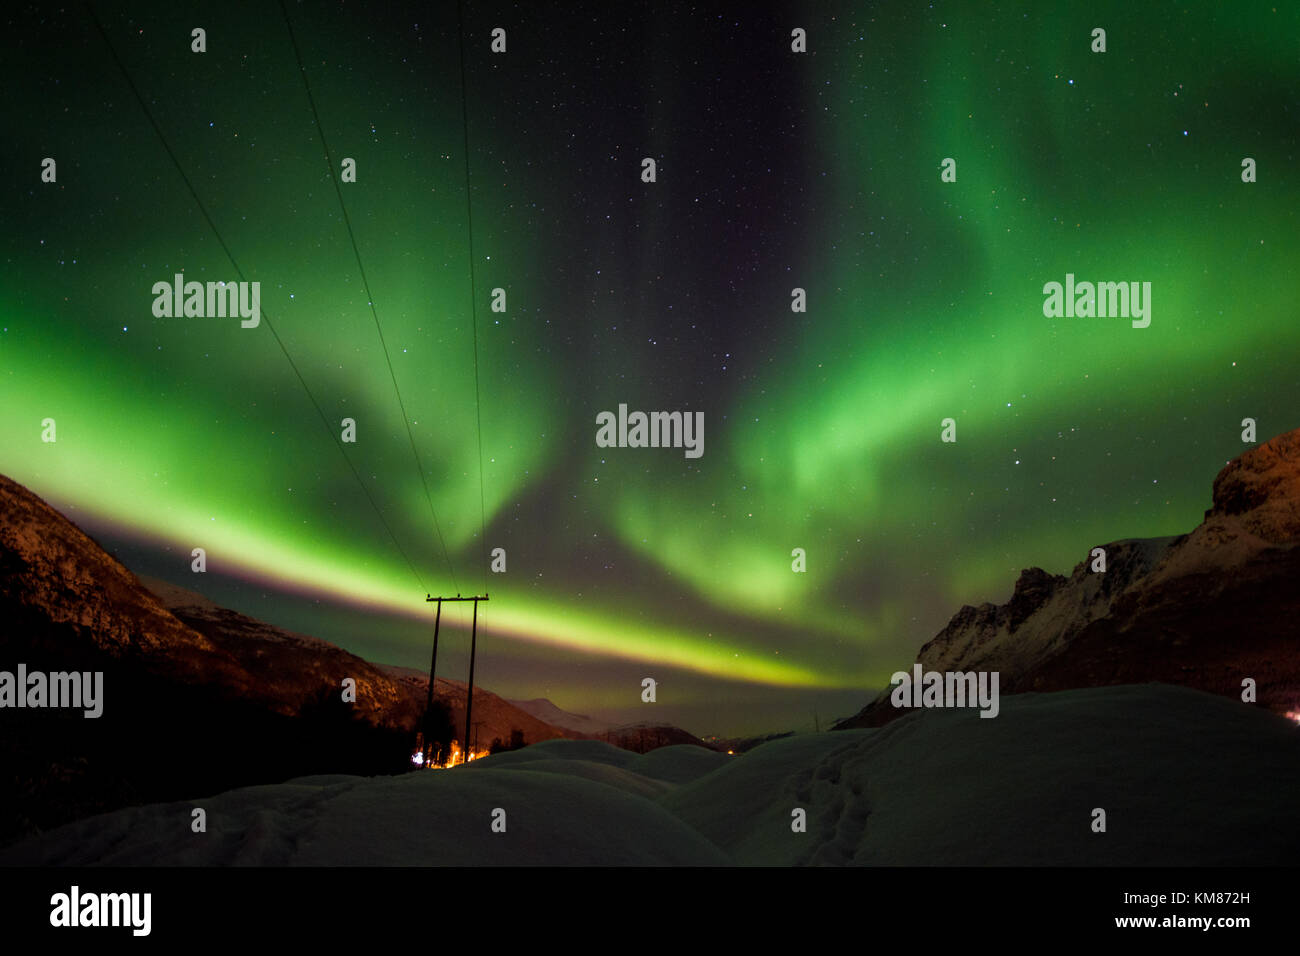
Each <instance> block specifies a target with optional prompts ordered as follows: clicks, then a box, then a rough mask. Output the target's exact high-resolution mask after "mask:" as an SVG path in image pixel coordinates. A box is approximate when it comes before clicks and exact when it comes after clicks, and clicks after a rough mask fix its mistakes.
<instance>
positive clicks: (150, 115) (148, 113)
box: [86, 0, 425, 588]
mask: <svg viewBox="0 0 1300 956" xmlns="http://www.w3.org/2000/svg"><path fill="white" fill-rule="evenodd" d="M86 9H87V10H89V11H90V18H91V20H93V21H94V23H95V27H96V29H98V30H99V35H100V36H101V37H103V39H104V45H105V46H107V47H108V52H109V54H110V55H111V56H112V57H113V62H114V63H116V64H117V68H118V69H119V70H120V71H121V72H122V77H123V78H124V79H125V80H126V83H127V86H129V87H130V88H131V92H132V94H134V96H135V99H136V102H138V103H139V104H140V109H141V110H143V111H144V115H145V117H146V118H147V119H148V120H149V125H150V126H152V127H153V131H154V132H155V133H156V134H157V135H158V141H159V142H160V143H162V147H163V149H164V150H166V152H167V155H168V157H170V159H171V161H172V165H174V166H175V167H176V172H178V173H179V174H180V177H181V179H182V180H183V181H184V183H185V187H186V188H187V189H188V190H189V193H190V195H191V196H192V197H193V198H194V202H195V204H196V205H197V206H198V207H199V212H200V213H201V214H202V215H203V218H204V220H205V221H206V222H207V224H208V227H209V228H210V229H211V230H212V234H213V235H214V236H216V237H217V242H218V243H219V244H220V245H221V249H222V251H223V252H225V254H226V258H227V259H229V260H230V264H231V265H232V266H234V267H235V274H236V275H238V276H239V279H240V281H241V282H243V281H246V280H245V279H244V272H243V270H242V269H240V268H239V263H238V262H236V261H235V257H234V255H233V254H232V253H231V251H230V247H229V246H227V245H226V241H225V239H223V238H222V237H221V231H220V230H219V229H217V225H216V223H214V222H213V221H212V217H211V216H210V215H209V214H208V210H207V207H206V206H204V204H203V200H202V199H200V198H199V194H198V192H197V191H196V190H195V188H194V184H193V183H192V182H190V178H189V176H187V175H185V169H184V167H182V166H181V163H180V160H179V159H177V158H176V154H175V152H173V151H172V148H171V146H170V144H168V142H167V137H166V136H164V135H163V132H162V129H161V128H160V127H159V126H158V122H157V120H155V119H154V116H153V113H152V112H151V111H150V109H149V106H148V104H146V103H145V101H144V97H143V96H141V95H140V91H139V89H137V88H136V85H135V81H133V80H132V79H131V74H130V73H129V72H128V71H127V69H126V66H125V64H123V63H122V60H121V58H119V57H118V55H117V50H116V49H115V48H114V47H113V43H112V41H110V40H109V38H108V33H107V32H106V31H105V30H104V25H103V24H102V23H100V21H99V17H98V16H97V15H96V14H95V8H94V7H93V6H91V4H90V2H89V0H87V3H86ZM262 321H263V322H265V323H266V328H267V330H268V331H269V332H270V333H271V336H272V338H274V339H275V342H276V344H277V345H278V346H280V351H281V352H283V353H284V357H285V359H286V360H287V361H288V362H289V367H290V368H291V369H293V374H294V375H295V376H296V377H297V379H298V383H299V384H300V385H301V386H302V388H303V391H305V392H306V393H307V398H309V399H310V400H311V404H312V407H314V408H315V409H316V414H317V415H319V416H320V420H321V424H322V425H324V426H325V431H326V432H328V433H329V436H330V439H331V440H332V441H333V442H334V445H335V446H336V447H337V448H338V450H339V453H340V454H341V455H342V456H343V460H344V461H346V462H347V464H348V468H349V469H350V470H351V471H352V476H353V477H354V478H356V480H357V484H359V485H360V486H361V490H362V491H363V492H365V495H366V500H367V501H369V502H370V506H371V507H372V508H374V509H375V514H376V515H378V516H379V521H380V523H381V524H383V526H384V530H385V531H387V532H388V536H389V537H390V538H392V540H393V545H394V546H395V547H396V548H397V551H398V553H399V554H401V556H402V558H403V560H405V561H406V565H407V567H409V568H410V569H411V573H412V574H413V575H414V576H415V579H416V581H418V582H419V584H420V587H421V588H424V587H425V584H424V579H423V578H421V577H420V572H419V571H417V570H416V568H415V565H414V563H412V561H411V559H410V557H409V556H407V554H406V551H405V549H403V548H402V545H401V542H399V541H398V540H397V535H395V534H394V533H393V529H392V527H391V526H389V524H388V520H387V519H386V518H385V517H384V513H383V512H382V511H381V510H380V509H379V505H378V504H377V503H376V502H375V499H374V496H373V495H371V494H370V489H369V488H367V487H366V483H365V482H364V481H362V480H361V474H360V473H359V472H358V471H357V469H356V466H355V465H354V464H352V459H351V458H349V457H348V453H347V449H345V448H344V447H343V443H342V442H341V441H340V439H339V436H338V435H337V434H336V433H335V430H334V426H333V425H331V424H330V421H329V419H328V418H326V417H325V412H324V411H323V410H322V409H321V407H320V403H319V402H318V401H316V396H315V395H314V394H313V393H312V390H311V388H310V387H309V386H308V385H307V381H306V379H304V378H303V377H302V372H300V371H299V370H298V365H297V363H296V362H294V360H293V356H291V355H290V354H289V350H288V349H287V348H286V347H285V344H284V341H283V340H282V339H281V338H280V335H279V333H277V332H276V331H275V326H274V324H272V322H271V317H270V316H269V315H268V314H267V313H266V310H265V309H263V310H262Z"/></svg>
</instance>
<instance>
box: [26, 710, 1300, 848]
mask: <svg viewBox="0 0 1300 956" xmlns="http://www.w3.org/2000/svg"><path fill="white" fill-rule="evenodd" d="M1296 793H1300V728H1297V727H1296V726H1295V725H1294V724H1292V723H1290V722H1289V721H1286V720H1284V719H1282V718H1279V717H1276V716H1274V715H1271V714H1269V713H1267V712H1265V711H1263V710H1262V709H1260V708H1258V707H1254V706H1251V705H1248V704H1243V703H1240V702H1239V701H1237V700H1235V699H1231V698H1222V697H1215V696H1213V695H1209V694H1205V693H1202V692H1199V691H1193V690H1188V689H1185V688H1178V687H1171V686H1165V685H1143V686H1125V687H1106V688H1097V689H1088V690H1077V691H1066V692H1061V693H1053V694H1026V695H1020V696H1015V697H1005V698H1003V700H1002V706H1001V713H1000V715H999V716H998V717H997V718H996V719H993V720H985V719H980V718H979V717H978V715H977V713H976V712H974V711H969V710H959V711H958V710H946V711H945V710H929V711H917V712H914V713H912V714H910V715H909V716H907V717H904V718H902V719H900V720H897V721H894V722H893V723H891V724H889V725H888V726H887V727H884V728H878V729H866V730H850V731H838V732H832V733H825V734H817V735H807V736H795V737H788V738H783V739H781V740H776V741H773V742H771V743H768V744H764V745H762V746H760V747H758V748H756V749H754V750H753V751H751V752H750V753H748V754H744V755H742V756H736V757H729V756H727V755H725V754H718V753H715V752H712V751H708V750H704V749H702V748H693V747H669V748H664V749H662V750H657V751H655V752H653V753H650V754H646V755H644V756H641V755H637V754H631V753H628V752H627V751H622V750H618V749H617V748H614V747H610V746H608V745H606V744H604V743H602V742H599V741H590V740H586V741H573V740H552V741H548V742H546V743H543V744H538V745H536V746H533V747H529V748H526V749H524V750H520V751H515V752H511V753H506V754H499V755H497V756H495V757H488V758H485V759H483V760H480V761H476V762H474V763H471V764H469V765H468V766H466V767H462V768H457V769H454V770H450V771H420V772H416V773H411V774H407V775H404V776H398V777H375V778H363V777H337V776H331V777H313V778H304V779H300V780H296V781H290V782H288V783H285V784H280V785H277V786H269V787H251V788H245V789H242V790H235V791H231V792H229V793H225V794H221V795H219V796H214V797H209V798H206V799H197V800H193V801H187V802H182V803H172V804H162V805H153V806H148V807H139V808H133V809H129V810H121V811H117V812H115V813H110V814H105V815H102V816H99V817H94V818H91V819H88V820H83V821H79V822H77V823H74V824H69V825H68V826H64V827H61V828H59V829H57V830H54V831H51V832H50V833H47V834H45V835H43V837H41V838H39V839H36V840H30V841H28V842H26V843H24V844H20V845H18V846H16V847H12V848H10V849H9V850H7V851H5V852H3V853H0V864H9V865H12V864H31V863H39V864H47V865H50V864H53V865H68V864H194V865H231V864H265V865H375V864H381V865H471V864H473V865H478V864H488V865H557V864H594V865H621V864H629V865H705V866H707V865H721V864H728V863H735V864H742V865H819V864H829V865H839V864H850V865H872V864H885V865H890V864H894V865H954V864H955V865H962V864H971V865H980V864H984V865H987V864H1002V865H1039V864H1057V865H1060V864H1064V865H1245V866H1250V865H1260V864H1287V865H1290V864H1293V863H1294V860H1295V859H1296V857H1297V854H1300V818H1298V817H1297V815H1296V814H1295V812H1294V799H1295V794H1296ZM196 806H197V807H203V808H204V809H205V810H206V811H207V814H208V832H207V833H206V834H194V833H191V832H190V827H189V821H190V813H191V810H192V808H193V807H196ZM496 808H500V809H502V810H504V811H505V813H506V832H504V833H494V832H493V831H492V828H491V821H492V813H493V810H494V809H496ZM795 808H801V809H803V810H805V811H806V813H807V821H808V826H807V831H806V832H804V833H796V832H794V831H793V830H792V829H791V811H792V810H794V809H795ZM1095 808H1101V809H1103V810H1105V812H1106V832H1104V833H1097V832H1094V830H1093V827H1092V824H1093V819H1094V818H1093V811H1094V809H1095Z"/></svg>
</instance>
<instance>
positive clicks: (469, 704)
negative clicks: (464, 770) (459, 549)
mask: <svg viewBox="0 0 1300 956" xmlns="http://www.w3.org/2000/svg"><path fill="white" fill-rule="evenodd" d="M487 599H488V596H487V594H483V595H482V596H481V597H480V596H478V595H475V596H474V597H461V596H460V595H459V594H457V595H456V596H455V597H434V596H433V595H431V594H429V595H426V596H425V601H437V602H438V614H437V616H436V617H435V618H434V621H433V659H432V660H431V661H430V662H429V700H428V703H427V705H426V710H425V725H426V728H427V726H428V719H429V710H432V708H433V682H434V679H435V674H434V671H435V669H436V667H437V664H438V625H439V623H440V622H441V621H442V602H443V601H473V602H474V629H473V630H472V631H471V632H470V644H469V688H468V690H467V693H466V697H465V744H464V746H463V747H462V748H461V762H462V763H468V762H469V753H470V750H469V728H470V719H471V715H472V713H473V708H474V653H475V649H476V648H477V645H478V602H479V601H486V600H487ZM424 745H425V748H426V750H427V749H428V746H429V732H428V730H427V729H426V730H425V733H424ZM425 760H426V761H427V760H428V757H427V756H426V758H425Z"/></svg>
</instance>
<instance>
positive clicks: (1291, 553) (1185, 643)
mask: <svg viewBox="0 0 1300 956" xmlns="http://www.w3.org/2000/svg"><path fill="white" fill-rule="evenodd" d="M1298 545H1300V430H1296V431H1291V432H1287V433H1285V434H1283V435H1279V436H1277V437H1276V438H1273V439H1272V440H1270V441H1268V442H1265V443H1264V444H1261V445H1259V446H1256V447H1254V448H1251V449H1249V450H1247V451H1246V452H1244V453H1243V454H1242V455H1241V456H1239V457H1238V458H1236V459H1234V460H1233V461H1231V462H1229V463H1228V464H1227V466H1226V467H1224V468H1223V469H1222V470H1221V471H1220V472H1219V474H1218V476H1217V477H1216V478H1215V479H1214V486H1213V505H1212V507H1211V508H1210V509H1209V510H1208V511H1206V512H1205V519H1204V521H1202V523H1201V524H1200V525H1199V526H1198V527H1197V528H1196V529H1194V530H1193V531H1191V532H1190V533H1188V534H1184V535H1180V536H1177V537H1168V538H1147V539H1132V538H1131V539H1125V540H1120V541H1112V542H1109V543H1105V544H1101V545H1100V546H1101V547H1102V548H1104V549H1105V560H1106V570H1105V572H1104V573H1103V572H1098V571H1094V570H1092V567H1093V562H1094V558H1093V556H1092V550H1093V547H1095V545H1088V546H1087V547H1086V548H1081V549H1080V551H1081V553H1083V554H1085V555H1086V556H1085V557H1084V558H1083V560H1081V561H1080V562H1079V563H1078V564H1076V565H1075V566H1074V569H1073V570H1072V572H1071V573H1070V574H1069V575H1068V576H1065V575H1056V574H1049V573H1048V572H1046V571H1044V570H1042V569H1041V568H1030V569H1028V570H1026V571H1023V572H1021V575H1020V579H1019V580H1018V581H1017V582H1016V585H1015V590H1014V593H1013V594H1012V596H1011V599H1010V600H1009V601H1007V603H1005V604H1002V605H994V604H982V605H980V606H979V607H971V606H969V605H968V606H965V607H963V608H961V610H959V611H958V612H957V613H956V614H955V615H954V616H953V618H952V620H951V621H949V622H948V625H947V626H946V627H945V628H944V629H943V630H942V631H941V632H940V633H939V634H938V636H936V637H935V638H934V639H933V640H931V641H930V642H929V643H927V644H926V645H925V646H924V647H922V648H921V650H920V653H919V654H918V655H917V661H918V662H919V663H920V664H921V665H922V667H923V668H924V669H925V670H927V671H997V672H999V674H1000V680H1001V692H1002V693H1004V694H1008V693H1016V692H1019V691H1028V690H1061V689H1065V688H1072V687H1097V686H1103V685H1108V684H1129V683H1140V682H1145V681H1160V682H1163V683H1170V684H1182V685H1185V686H1188V687H1197V688H1200V689H1202V690H1206V691H1210V692H1212V693H1215V694H1224V695H1228V696H1232V697H1234V698H1236V697H1238V696H1239V695H1240V694H1241V692H1242V689H1243V683H1242V682H1243V681H1244V680H1246V679H1250V680H1253V681H1254V682H1255V685H1256V693H1257V695H1258V703H1259V706H1261V707H1264V708H1266V709H1268V710H1271V711H1273V712H1274V713H1279V714H1283V713H1287V712H1295V711H1298V710H1300V586H1297V582H1300V547H1297V546H1298ZM899 665H900V666H899V668H898V669H899V670H910V666H909V665H908V664H905V663H904V662H902V661H900V662H899ZM898 713H899V711H897V710H896V709H895V708H894V707H892V706H891V705H890V702H889V699H888V693H887V691H882V693H881V694H880V695H879V696H878V697H876V699H875V700H873V701H872V702H871V703H870V704H868V706H867V707H866V708H864V709H863V710H862V711H861V712H860V713H859V714H858V715H857V716H855V717H853V718H850V719H849V720H847V721H845V722H843V723H842V724H841V725H840V726H841V727H864V726H874V725H878V724H880V723H883V722H885V721H888V720H891V719H893V718H894V717H896V716H898Z"/></svg>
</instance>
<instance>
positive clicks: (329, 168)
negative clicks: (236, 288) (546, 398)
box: [280, 0, 483, 590]
mask: <svg viewBox="0 0 1300 956" xmlns="http://www.w3.org/2000/svg"><path fill="white" fill-rule="evenodd" d="M280 12H281V13H283V14H284V25H285V28H286V29H287V30H288V31H289V42H290V44H292V45H293V56H294V59H295V60H297V62H298V73H299V75H300V76H301V77H302V86H303V89H304V90H306V91H307V102H308V104H310V106H311V115H312V117H313V119H315V121H316V132H317V133H318V134H319V136H320V144H321V148H322V149H323V150H324V152H325V171H326V174H327V175H328V176H329V178H330V182H332V183H333V184H334V192H335V194H336V195H337V196H338V199H339V209H340V210H341V211H342V213H343V225H344V226H346V227H347V230H348V239H349V240H351V242H352V253H353V255H355V256H356V259H357V271H359V272H360V273H361V285H362V287H363V288H364V289H365V291H366V302H367V303H368V304H369V306H370V314H371V316H373V317H374V320H375V331H376V332H377V333H378V334H379V345H380V347H381V348H382V349H383V351H384V361H385V362H386V363H387V364H388V376H389V378H391V379H392V380H393V392H394V393H395V394H396V395H397V407H398V410H400V411H401V413H402V423H403V424H404V425H405V426H406V437H407V438H408V439H409V440H410V443H411V457H413V458H414V459H415V468H416V470H417V471H418V472H419V473H420V484H421V485H422V486H423V487H424V500H425V501H426V502H428V505H429V516H430V517H431V518H432V519H433V529H434V531H436V532H437V534H438V544H439V545H440V546H441V547H442V556H443V559H444V560H445V561H446V562H447V571H448V573H449V574H450V575H451V583H452V585H453V586H454V587H456V588H457V590H459V585H457V584H456V572H455V570H454V569H453V568H452V565H451V556H450V555H449V554H448V553H447V542H446V540H445V539H444V538H443V536H442V526H441V525H439V523H438V514H437V512H436V511H435V510H434V507H433V496H432V495H431V494H430V493H429V480H428V478H427V477H426V476H425V474H424V464H423V463H422V462H421V461H420V453H419V451H418V450H417V449H416V447H415V433H414V432H412V431H411V419H410V416H408V415H407V414H406V403H405V402H403V401H402V390H401V389H400V388H399V387H398V385H397V373H396V372H395V371H394V370H393V359H392V357H391V356H390V355H389V354H388V343H387V342H386V341H385V340H384V330H383V328H382V327H381V326H380V324H379V313H378V311H376V309H375V297H374V295H372V294H371V292H370V282H369V280H368V279H367V278H366V267H365V266H364V265H362V264H361V250H360V249H359V248H358V247H357V237H356V234H355V233H354V232H353V231H352V220H351V219H350V218H348V208H347V205H346V204H345V203H344V202H343V187H342V186H340V185H339V177H338V176H337V175H335V173H334V159H333V157H332V156H331V154H330V148H329V143H328V142H326V140H325V128H324V126H322V125H321V121H320V113H319V112H317V110H316V98H315V97H314V96H312V95H311V84H310V83H308V82H307V69H306V67H304V66H303V63H302V53H301V52H300V51H299V49H298V40H297V38H296V37H295V36H294V33H293V24H292V23H291V22H290V20H289V10H288V8H287V7H286V6H285V4H284V0H280ZM476 382H477V380H476ZM475 387H476V388H477V384H476V386H475ZM479 445H480V451H479V469H480V476H479V477H480V497H481V489H482V474H481V471H482V467H483V458H482V442H481V440H480V443H479Z"/></svg>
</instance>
